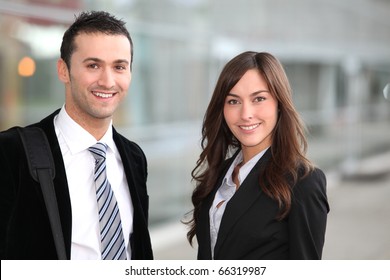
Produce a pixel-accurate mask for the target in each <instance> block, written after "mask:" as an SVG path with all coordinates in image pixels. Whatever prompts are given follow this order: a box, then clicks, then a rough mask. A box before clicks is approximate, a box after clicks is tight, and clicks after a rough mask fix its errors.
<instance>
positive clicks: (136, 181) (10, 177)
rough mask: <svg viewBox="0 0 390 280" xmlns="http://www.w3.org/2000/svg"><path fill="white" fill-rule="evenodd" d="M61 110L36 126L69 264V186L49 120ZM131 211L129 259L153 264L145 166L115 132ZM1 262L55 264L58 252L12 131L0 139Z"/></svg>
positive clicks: (142, 158) (140, 154)
mask: <svg viewBox="0 0 390 280" xmlns="http://www.w3.org/2000/svg"><path fill="white" fill-rule="evenodd" d="M58 112H59V110H57V111H56V112H54V113H53V114H51V115H50V116H48V117H47V118H45V119H44V120H42V121H41V122H39V123H36V124H33V125H31V126H37V127H40V128H42V129H43V131H44V132H45V133H46V136H47V138H48V140H49V144H50V147H51V150H52V153H53V158H54V162H55V168H56V176H55V178H54V186H55V192H56V196H57V202H58V208H59V214H60V219H61V224H62V230H63V235H64V239H65V247H66V254H67V257H68V259H69V258H70V250H71V240H72V236H71V232H72V208H71V203H70V197H69V190H68V183H67V178H66V173H65V167H64V163H63V159H62V154H61V150H60V146H59V144H58V140H57V136H56V134H55V130H54V124H53V119H54V117H55V115H57V114H58ZM113 138H114V142H115V144H116V146H117V147H118V151H119V153H120V156H121V158H122V162H123V167H124V170H125V173H126V179H127V182H128V185H129V190H130V195H131V199H132V203H133V207H134V216H133V233H132V235H131V236H130V237H129V238H130V244H131V249H132V259H153V253H152V248H151V241H150V236H149V231H148V208H149V205H148V203H149V197H148V194H147V189H146V178H147V163H146V158H145V155H144V153H143V152H142V150H141V148H140V147H138V145H136V144H135V143H133V142H131V141H129V140H127V139H126V138H125V137H123V136H122V135H120V134H119V133H118V132H116V130H115V129H113ZM0 184H1V186H0V201H1V204H0V208H1V209H0V215H1V221H0V242H1V243H0V256H1V259H56V258H57V255H56V250H55V246H54V241H53V237H52V232H51V228H50V223H49V219H48V215H47V212H46V207H45V204H44V200H43V197H42V192H41V188H40V185H39V184H38V183H36V182H35V181H34V180H33V179H32V177H31V176H30V174H29V169H28V165H27V161H26V156H25V152H24V149H23V145H22V142H21V140H20V138H19V135H18V133H17V131H16V129H15V128H11V129H9V130H7V131H4V132H1V133H0Z"/></svg>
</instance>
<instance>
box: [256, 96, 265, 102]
mask: <svg viewBox="0 0 390 280" xmlns="http://www.w3.org/2000/svg"><path fill="white" fill-rule="evenodd" d="M264 100H265V97H262V96H258V97H256V98H255V102H261V101H264Z"/></svg>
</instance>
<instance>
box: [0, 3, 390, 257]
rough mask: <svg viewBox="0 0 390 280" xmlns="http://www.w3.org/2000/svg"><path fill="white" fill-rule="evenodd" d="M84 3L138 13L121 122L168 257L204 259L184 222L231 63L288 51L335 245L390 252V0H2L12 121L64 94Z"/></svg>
mask: <svg viewBox="0 0 390 280" xmlns="http://www.w3.org/2000/svg"><path fill="white" fill-rule="evenodd" d="M81 10H106V11H108V12H111V13H113V14H115V15H117V16H118V17H119V18H122V19H124V20H125V21H126V22H127V27H128V29H129V31H130V33H131V34H132V37H133V41H134V66H133V81H132V85H131V88H130V94H129V96H128V97H127V99H126V101H125V103H124V104H123V106H122V107H121V108H120V110H119V112H118V113H117V115H116V117H115V120H114V124H115V126H116V128H117V129H118V130H119V132H121V133H122V134H124V135H125V136H126V137H128V138H130V139H131V140H134V141H136V142H137V143H138V144H139V145H140V146H141V147H142V148H143V150H144V151H145V153H146V156H147V158H148V163H149V179H148V187H149V195H150V229H151V234H152V243H153V247H154V251H155V257H156V259H194V258H196V244H195V246H194V248H191V247H190V246H189V245H188V243H187V242H186V239H185V234H186V228H185V226H184V225H183V224H182V223H181V220H183V219H185V214H186V213H187V212H188V211H190V210H191V202H190V196H191V192H192V189H193V187H194V185H193V182H191V176H190V172H191V170H192V169H193V167H194V166H195V162H196V160H197V158H198V155H199V152H200V147H199V142H200V130H201V124H202V119H203V115H204V113H205V110H206V107H207V104H208V102H209V99H210V96H211V93H212V91H213V88H214V85H215V83H216V80H217V77H218V74H219V72H220V71H221V69H222V67H223V66H224V64H225V63H226V62H227V61H228V60H230V59H231V58H232V57H234V56H235V55H237V54H238V53H240V52H242V51H246V50H253V51H267V52H271V53H272V54H274V55H276V56H277V57H278V58H279V59H280V60H281V62H282V63H283V65H284V66H285V69H286V72H287V75H288V77H289V79H290V82H291V85H292V88H293V92H294V102H295V104H296V107H297V108H298V110H299V112H300V113H301V114H302V116H303V119H304V121H305V122H306V124H307V126H308V130H309V135H308V138H309V151H308V155H309V157H310V159H312V160H313V161H314V162H315V164H316V165H318V166H319V167H320V168H322V169H323V170H324V171H325V173H326V174H327V178H328V195H329V200H330V205H331V212H330V214H329V221H328V230H327V237H326V244H325V248H324V256H323V257H324V259H390V217H389V216H390V203H389V198H390V86H389V85H388V83H390V1H389V0H289V1H287V0H286V1H283V0H241V1H236V0H213V1H212V0H142V1H141V0H94V1H92V0H12V1H11V0H0V130H4V129H7V128H9V127H11V126H15V125H21V126H23V125H26V124H29V123H32V122H36V121H39V120H41V119H42V118H43V117H44V116H46V115H47V114H49V113H51V112H53V111H54V110H55V109H57V108H60V107H61V106H62V104H63V102H64V89H63V85H62V84H61V83H60V82H59V81H58V79H57V75H56V60H57V59H58V57H59V47H60V44H61V40H62V35H63V32H64V31H65V29H66V27H67V26H68V25H69V24H71V23H72V22H73V19H74V15H75V14H77V13H78V12H79V11H81Z"/></svg>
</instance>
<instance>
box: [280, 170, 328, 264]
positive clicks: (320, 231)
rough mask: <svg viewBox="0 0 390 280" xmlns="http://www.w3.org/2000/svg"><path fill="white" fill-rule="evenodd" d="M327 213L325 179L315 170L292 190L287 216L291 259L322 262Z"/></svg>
mask: <svg viewBox="0 0 390 280" xmlns="http://www.w3.org/2000/svg"><path fill="white" fill-rule="evenodd" d="M328 212H329V204H328V199H327V195H326V177H325V175H324V173H323V172H322V171H321V170H320V169H315V170H314V171H313V172H312V173H310V174H309V175H307V176H306V177H304V178H303V179H301V180H300V181H298V183H297V184H296V185H295V186H294V188H293V197H292V206H291V212H290V214H289V217H288V227H289V236H290V237H289V242H290V259H312V260H316V259H321V257H322V249H323V246H324V242H325V230H326V222H327V214H328Z"/></svg>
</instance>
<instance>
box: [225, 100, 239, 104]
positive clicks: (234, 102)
mask: <svg viewBox="0 0 390 280" xmlns="http://www.w3.org/2000/svg"><path fill="white" fill-rule="evenodd" d="M227 103H228V104H230V105H235V104H238V101H237V100H235V99H230V100H228V101H227Z"/></svg>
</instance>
